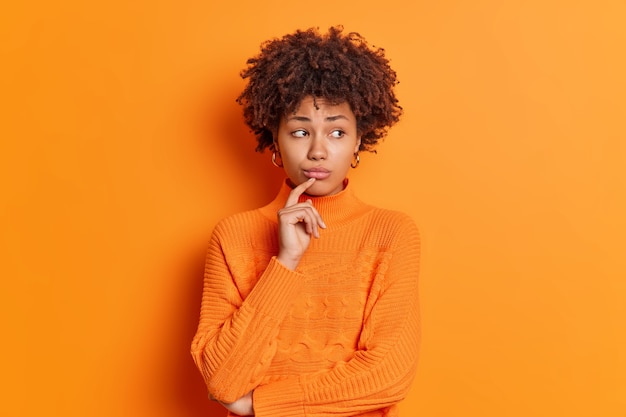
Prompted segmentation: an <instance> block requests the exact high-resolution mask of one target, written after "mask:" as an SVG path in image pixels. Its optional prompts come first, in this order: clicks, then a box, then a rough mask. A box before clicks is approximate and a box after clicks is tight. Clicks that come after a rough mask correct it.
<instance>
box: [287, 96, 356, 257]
mask: <svg viewBox="0 0 626 417" xmlns="http://www.w3.org/2000/svg"><path fill="white" fill-rule="evenodd" d="M277 140H278V143H277V144H276V145H275V146H276V148H277V150H278V151H279V152H280V153H281V159H282V163H283V168H284V170H285V173H286V174H287V176H288V177H289V179H290V180H291V182H292V183H293V184H299V185H298V186H297V187H296V188H294V190H293V191H292V192H291V194H290V196H289V198H288V199H287V202H286V204H285V207H284V208H283V209H282V210H280V211H279V212H278V233H279V236H278V238H279V252H278V257H277V259H278V261H279V262H281V263H282V264H283V265H285V266H286V267H287V268H290V269H295V268H296V267H297V266H298V263H299V261H300V259H301V258H302V255H304V252H305V251H306V249H307V248H308V246H309V243H310V242H311V237H312V236H313V237H315V238H319V228H320V227H321V228H325V227H326V225H325V224H324V221H323V219H322V218H321V216H320V215H319V213H318V212H317V210H316V209H315V207H313V205H312V203H311V200H307V201H305V202H303V203H298V198H299V196H300V195H301V194H302V193H304V192H306V193H307V194H308V195H313V196H327V195H333V194H337V193H338V192H340V191H341V190H343V187H344V180H345V178H346V175H347V174H348V170H349V169H350V164H351V163H352V159H353V157H354V154H355V153H356V152H358V150H359V145H360V143H361V138H360V136H359V134H358V132H357V127H356V117H355V116H354V114H353V113H352V110H350V106H349V105H348V103H346V102H343V103H341V104H331V103H329V102H328V101H327V100H326V99H324V98H316V99H313V97H310V96H309V97H305V98H304V100H302V102H301V103H300V105H299V106H298V108H297V109H296V111H295V112H293V113H292V114H287V115H285V116H284V117H283V118H282V119H281V122H280V125H279V127H278V134H277Z"/></svg>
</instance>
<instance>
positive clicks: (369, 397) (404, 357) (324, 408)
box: [253, 220, 420, 417]
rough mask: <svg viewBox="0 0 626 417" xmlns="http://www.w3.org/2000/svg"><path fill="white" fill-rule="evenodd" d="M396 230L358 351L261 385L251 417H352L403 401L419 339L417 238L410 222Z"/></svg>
mask: <svg viewBox="0 0 626 417" xmlns="http://www.w3.org/2000/svg"><path fill="white" fill-rule="evenodd" d="M401 229H402V230H400V231H399V232H398V236H397V239H396V248H395V249H394V250H393V252H392V254H391V258H390V259H389V262H388V265H387V270H386V273H385V276H384V278H383V279H382V281H381V282H379V283H375V286H377V288H375V289H373V290H376V292H377V299H376V300H375V304H374V306H373V308H372V309H371V312H370V314H369V315H368V316H367V317H366V318H365V320H364V323H363V329H362V333H361V339H360V341H359V346H358V350H357V351H356V352H355V354H354V355H353V356H352V357H351V358H350V359H349V360H348V361H346V362H339V363H338V364H337V365H336V366H334V367H333V368H332V369H330V370H327V371H320V372H316V373H313V374H305V375H299V376H294V377H290V378H287V379H285V380H281V381H277V382H273V383H269V384H266V385H261V386H259V387H258V388H256V389H255V391H254V394H253V398H254V410H255V413H256V414H255V415H256V417H296V416H317V415H333V416H352V415H357V414H361V413H366V412H367V411H371V410H378V409H381V408H385V407H388V406H391V405H393V404H396V403H398V402H399V401H400V400H402V399H403V398H404V397H405V396H406V393H407V392H408V390H409V388H410V384H411V382H412V380H413V377H414V375H415V372H416V369H417V358H418V348H419V340H420V324H419V320H420V317H419V305H418V273H419V249H420V242H419V234H418V231H417V227H415V224H414V223H413V221H412V220H408V221H406V222H404V224H403V225H402V227H401Z"/></svg>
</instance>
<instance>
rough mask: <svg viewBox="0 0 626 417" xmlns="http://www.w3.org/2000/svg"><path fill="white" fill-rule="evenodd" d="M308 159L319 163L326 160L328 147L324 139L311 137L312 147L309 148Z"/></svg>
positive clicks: (317, 136)
mask: <svg viewBox="0 0 626 417" xmlns="http://www.w3.org/2000/svg"><path fill="white" fill-rule="evenodd" d="M307 156H308V158H309V159H310V160H312V161H319V160H324V159H326V156H327V153H326V145H325V144H324V140H323V138H320V137H319V135H316V136H312V137H311V146H310V147H309V153H308V155H307Z"/></svg>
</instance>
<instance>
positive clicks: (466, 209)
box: [0, 0, 626, 417]
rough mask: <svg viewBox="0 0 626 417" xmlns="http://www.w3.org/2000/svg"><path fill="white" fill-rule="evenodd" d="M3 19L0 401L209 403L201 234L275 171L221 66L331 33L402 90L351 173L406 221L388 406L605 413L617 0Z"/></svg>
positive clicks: (625, 175)
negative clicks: (413, 340)
mask: <svg viewBox="0 0 626 417" xmlns="http://www.w3.org/2000/svg"><path fill="white" fill-rule="evenodd" d="M409 3H412V4H413V5H408V4H409ZM3 9H4V10H3V12H2V16H1V17H0V19H1V20H2V21H1V22H0V56H1V57H2V66H1V69H0V71H1V72H2V74H1V76H0V91H1V92H2V93H1V94H2V109H1V112H0V117H1V123H0V137H1V138H2V145H1V149H0V178H1V180H0V181H2V183H1V187H2V192H1V204H0V216H1V218H2V224H1V229H0V245H1V253H2V260H1V266H0V268H1V270H0V274H1V276H2V291H1V295H0V297H1V299H0V320H1V322H0V324H1V329H2V347H1V349H2V355H1V359H0V360H1V361H2V363H1V368H0V369H2V382H1V384H2V387H1V389H0V392H1V398H2V401H1V402H0V414H1V415H6V416H39V415H47V416H68V417H69V416H81V417H82V416H90V417H98V416H107V417H110V416H150V417H159V416H177V417H180V416H185V417H195V416H219V415H222V413H221V410H220V408H219V407H217V406H215V405H214V404H211V403H209V402H208V401H207V400H206V399H205V393H204V388H203V385H202V382H201V379H200V377H199V374H198V373H197V372H196V371H195V369H194V367H193V365H192V361H191V358H190V356H189V353H188V351H189V343H190V339H191V337H192V335H193V332H194V330H195V326H196V320H197V316H198V312H199V303H200V290H201V275H202V270H203V256H204V250H205V246H206V242H207V240H208V237H209V235H210V232H211V230H212V228H213V226H214V225H215V223H216V222H217V221H218V220H219V219H220V218H222V217H224V216H226V215H228V214H231V213H234V212H238V211H241V210H244V209H249V208H253V207H257V206H259V205H262V204H264V203H265V202H267V201H269V200H270V199H271V198H272V197H273V195H274V192H275V191H276V190H277V187H278V184H279V182H280V178H281V176H280V173H279V171H278V170H276V169H275V168H273V167H272V166H271V164H270V154H268V153H264V154H255V153H254V152H253V149H254V146H255V144H254V142H253V138H252V137H251V135H250V134H249V132H248V131H247V129H246V128H245V127H244V126H243V124H242V122H241V115H240V109H239V108H238V106H237V105H236V104H235V102H234V99H235V97H236V96H237V94H238V92H239V91H240V89H241V87H242V82H241V80H240V79H239V76H238V73H239V71H240V69H242V68H243V66H244V64H245V60H246V58H247V57H249V56H251V55H253V54H255V53H256V52H257V51H258V47H259V44H260V43H261V41H263V40H265V39H268V38H271V37H274V36H280V35H282V34H284V33H287V32H291V31H293V30H295V29H296V28H307V27H310V26H320V27H321V28H324V29H325V28H327V27H328V26H330V25H333V24H338V23H343V24H344V25H345V27H346V29H347V30H356V31H359V32H361V33H362V34H363V35H364V36H365V37H366V38H367V39H368V40H369V41H370V43H373V44H374V45H377V46H383V47H385V49H386V51H387V55H388V57H389V58H390V59H391V62H392V65H393V66H394V68H395V69H396V70H397V72H398V75H399V78H400V80H401V84H400V85H399V87H398V95H399V97H400V99H401V104H402V105H403V106H404V108H405V116H404V118H403V120H402V121H401V122H400V124H399V125H398V126H396V127H394V128H393V129H392V130H391V132H390V135H389V137H388V138H387V140H386V141H385V142H384V143H383V144H382V145H381V146H380V147H379V149H378V155H371V154H367V155H364V156H363V158H362V161H361V166H360V167H359V168H358V169H357V170H355V171H353V173H352V185H353V186H354V187H355V189H356V190H357V192H358V194H359V195H360V196H361V197H362V199H363V200H365V201H369V202H371V203H374V204H377V205H381V206H385V207H389V208H396V209H401V210H404V211H406V212H408V213H410V214H411V215H412V216H413V217H414V218H415V219H416V221H417V222H418V224H419V226H420V228H421V231H422V234H423V245H424V248H423V272H422V276H421V288H422V306H423V329H424V330H423V334H424V337H423V348H422V354H421V362H420V369H419V374H418V376H417V379H416V381H415V383H414V385H413V389H412V391H411V393H410V395H409V397H408V398H407V399H406V400H405V401H404V402H403V403H402V406H401V409H402V412H403V415H404V416H425V417H426V416H428V417H434V416H481V417H487V416H494V417H495V416H569V417H575V416H605V417H606V416H624V415H626V324H625V323H626V307H625V306H626V260H625V259H626V256H624V255H625V252H626V251H625V245H624V236H625V235H626V215H625V213H626V123H625V119H626V117H625V116H626V104H625V103H626V101H625V97H626V81H625V78H626V77H625V76H624V74H626V58H625V56H626V54H625V51H626V24H625V23H624V22H626V3H624V2H623V1H617V0H615V1H608V0H607V1H594V2H591V1H587V2H585V1H540V0H533V1H507V2H503V1H496V0H482V1H471V2H470V1H461V0H457V1H452V0H449V1H441V2H434V1H415V2H406V5H405V4H404V3H395V2H381V1H378V0H376V1H374V0H361V1H358V2H351V1H346V2H336V1H325V0H324V1H318V2H312V3H297V2H284V1H280V2H279V1H273V0H268V1H265V2H258V1H249V0H244V1H238V2H215V1H193V0H192V1H186V2H174V1H146V0H138V1H134V2H126V1H121V0H112V1H108V2H104V1H100V2H83V1H70V0H61V1H57V2H43V1H25V2H14V4H12V5H11V6H4V7H3Z"/></svg>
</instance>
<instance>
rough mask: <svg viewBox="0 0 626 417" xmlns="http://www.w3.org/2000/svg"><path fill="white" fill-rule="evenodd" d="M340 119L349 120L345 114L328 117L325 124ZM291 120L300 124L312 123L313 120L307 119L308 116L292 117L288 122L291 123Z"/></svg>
mask: <svg viewBox="0 0 626 417" xmlns="http://www.w3.org/2000/svg"><path fill="white" fill-rule="evenodd" d="M339 119H345V120H348V118H347V117H346V116H344V115H343V114H338V115H336V116H328V117H326V118H324V121H325V122H334V121H336V120H339ZM291 120H296V121H298V122H310V121H311V119H310V118H308V117H306V116H291V117H288V118H287V121H288V122H289V121H291Z"/></svg>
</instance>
